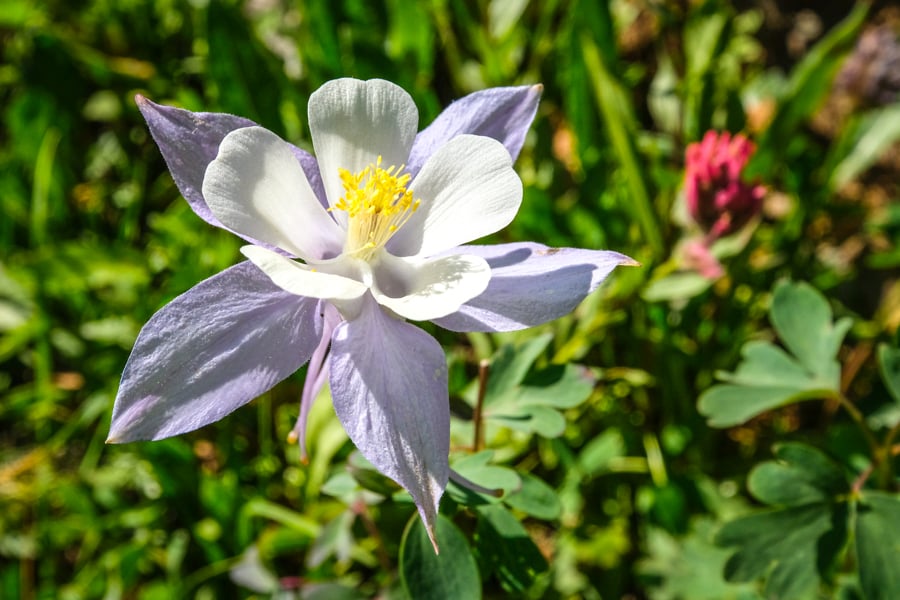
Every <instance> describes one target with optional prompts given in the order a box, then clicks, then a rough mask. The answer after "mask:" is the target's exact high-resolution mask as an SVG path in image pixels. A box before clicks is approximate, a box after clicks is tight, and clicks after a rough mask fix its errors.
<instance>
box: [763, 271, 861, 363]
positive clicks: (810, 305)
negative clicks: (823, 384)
mask: <svg viewBox="0 0 900 600" xmlns="http://www.w3.org/2000/svg"><path fill="white" fill-rule="evenodd" d="M770 318H771V320H772V325H774V326H775V329H776V331H777V332H778V336H779V337H780V338H781V341H782V342H784V344H785V346H787V347H788V349H789V350H790V351H791V353H792V354H793V355H794V356H796V357H797V360H799V361H800V363H801V364H802V365H803V366H804V367H806V368H807V369H808V370H809V371H810V372H811V373H816V374H823V375H825V374H828V375H831V372H832V371H833V369H832V368H831V363H832V362H833V361H834V357H835V355H836V354H837V351H838V348H840V345H841V340H843V338H844V335H845V334H846V333H847V329H848V328H849V326H850V322H849V321H847V320H842V321H839V322H838V323H836V324H834V323H832V315H831V307H830V306H829V305H828V301H827V300H825V297H824V296H822V294H820V293H819V292H818V291H816V290H815V289H814V288H813V287H812V286H810V285H809V284H806V283H788V282H782V283H780V284H779V285H777V286H776V287H775V294H774V296H773V297H772V310H771V314H770Z"/></svg>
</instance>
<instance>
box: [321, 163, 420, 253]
mask: <svg viewBox="0 0 900 600" xmlns="http://www.w3.org/2000/svg"><path fill="white" fill-rule="evenodd" d="M403 167H404V166H403V165H401V166H399V167H396V166H394V165H391V166H390V167H388V168H387V169H383V168H382V167H381V157H380V156H379V157H378V160H377V161H375V163H373V164H370V165H369V166H368V167H366V168H365V169H363V170H362V171H360V172H359V173H355V174H354V173H351V172H350V171H348V170H346V169H340V170H339V171H338V173H339V175H340V177H341V183H342V185H343V186H344V197H343V198H341V199H340V200H338V201H337V202H336V203H335V205H334V207H333V208H332V210H335V209H336V210H343V211H346V213H347V216H348V217H349V219H348V222H347V241H346V244H345V246H344V252H347V253H349V254H355V255H356V256H358V257H359V258H361V259H363V260H367V259H369V258H370V257H371V256H372V254H373V253H374V252H375V250H376V249H378V248H382V247H384V245H385V244H386V243H387V242H388V240H389V239H391V236H393V235H394V233H396V231H397V230H398V229H400V228H401V227H402V226H403V224H404V223H406V221H408V220H409V218H410V217H411V216H412V214H413V213H414V212H416V210H417V209H418V208H419V204H420V201H419V200H417V199H415V198H413V193H412V190H408V189H406V186H407V185H409V181H410V176H409V173H404V174H402V175H401V174H400V173H401V172H402V171H403Z"/></svg>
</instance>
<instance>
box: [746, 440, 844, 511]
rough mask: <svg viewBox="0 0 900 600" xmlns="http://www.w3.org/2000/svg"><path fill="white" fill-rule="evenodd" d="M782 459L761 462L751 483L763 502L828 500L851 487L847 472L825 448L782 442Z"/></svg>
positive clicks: (790, 503) (787, 503) (782, 503)
mask: <svg viewBox="0 0 900 600" xmlns="http://www.w3.org/2000/svg"><path fill="white" fill-rule="evenodd" d="M775 455H776V456H777V457H778V462H774V461H770V462H764V463H762V464H760V465H758V466H757V467H756V468H754V469H753V471H751V472H750V477H749V479H748V481H747V487H748V488H749V489H750V493H752V494H753V495H754V496H756V498H758V499H759V500H760V501H761V502H765V503H766V504H769V505H773V506H779V505H780V506H800V505H802V504H809V503H812V502H828V501H831V500H833V499H834V498H835V497H836V496H839V495H841V494H845V493H847V492H848V491H849V485H848V484H847V480H846V478H845V477H844V472H843V471H842V470H841V468H840V467H839V466H838V465H836V464H835V463H834V462H833V461H832V460H831V459H830V458H828V457H827V456H826V455H825V454H823V453H822V452H821V451H819V450H817V449H816V448H813V447H811V446H807V445H805V444H798V443H790V444H782V445H780V446H778V447H777V448H776V450H775Z"/></svg>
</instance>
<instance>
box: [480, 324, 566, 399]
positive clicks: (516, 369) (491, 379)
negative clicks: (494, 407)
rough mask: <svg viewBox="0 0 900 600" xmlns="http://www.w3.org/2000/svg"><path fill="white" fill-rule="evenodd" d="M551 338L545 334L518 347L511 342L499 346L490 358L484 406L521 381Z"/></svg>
mask: <svg viewBox="0 0 900 600" xmlns="http://www.w3.org/2000/svg"><path fill="white" fill-rule="evenodd" d="M552 339H553V336H552V335H550V334H547V335H541V336H538V337H536V338H534V339H532V340H529V341H528V342H526V343H525V344H523V345H522V346H520V347H518V348H517V347H516V346H513V345H511V344H506V345H504V346H501V347H500V349H499V350H497V352H496V354H494V356H493V357H492V359H491V368H490V374H489V376H488V383H487V390H486V391H485V398H484V403H485V406H489V405H490V404H492V403H493V402H496V401H497V400H498V399H502V398H504V397H505V396H506V395H508V394H509V392H510V391H511V390H514V389H515V387H516V386H518V385H519V384H520V383H522V380H523V379H525V375H527V374H528V370H529V369H530V368H531V365H532V364H534V361H536V360H537V359H538V357H539V356H540V355H541V354H542V353H543V352H544V350H545V349H546V348H547V346H548V345H549V344H550V340H552Z"/></svg>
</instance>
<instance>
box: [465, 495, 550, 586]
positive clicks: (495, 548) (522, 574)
mask: <svg viewBox="0 0 900 600" xmlns="http://www.w3.org/2000/svg"><path fill="white" fill-rule="evenodd" d="M475 539H476V541H477V545H476V547H475V551H476V553H477V554H478V559H479V562H480V563H481V565H482V566H483V567H485V568H487V569H488V570H490V571H492V572H493V573H494V574H495V575H496V576H497V579H498V580H499V581H500V585H502V586H503V589H505V590H506V591H508V592H511V593H516V592H519V593H521V592H524V591H525V590H527V589H528V588H529V587H531V585H532V584H533V583H534V580H535V578H536V577H537V576H538V574H540V573H542V572H544V571H546V570H547V568H548V565H547V561H546V559H545V558H544V556H543V555H542V554H541V552H540V550H538V548H537V546H535V545H534V542H533V541H532V540H531V537H530V536H529V535H528V532H527V531H525V528H524V527H522V524H521V523H519V521H518V520H517V519H516V518H515V517H514V516H513V515H512V513H510V512H509V511H508V510H506V509H505V508H503V507H502V506H497V505H493V506H481V507H479V508H478V525H477V527H476V530H475Z"/></svg>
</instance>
